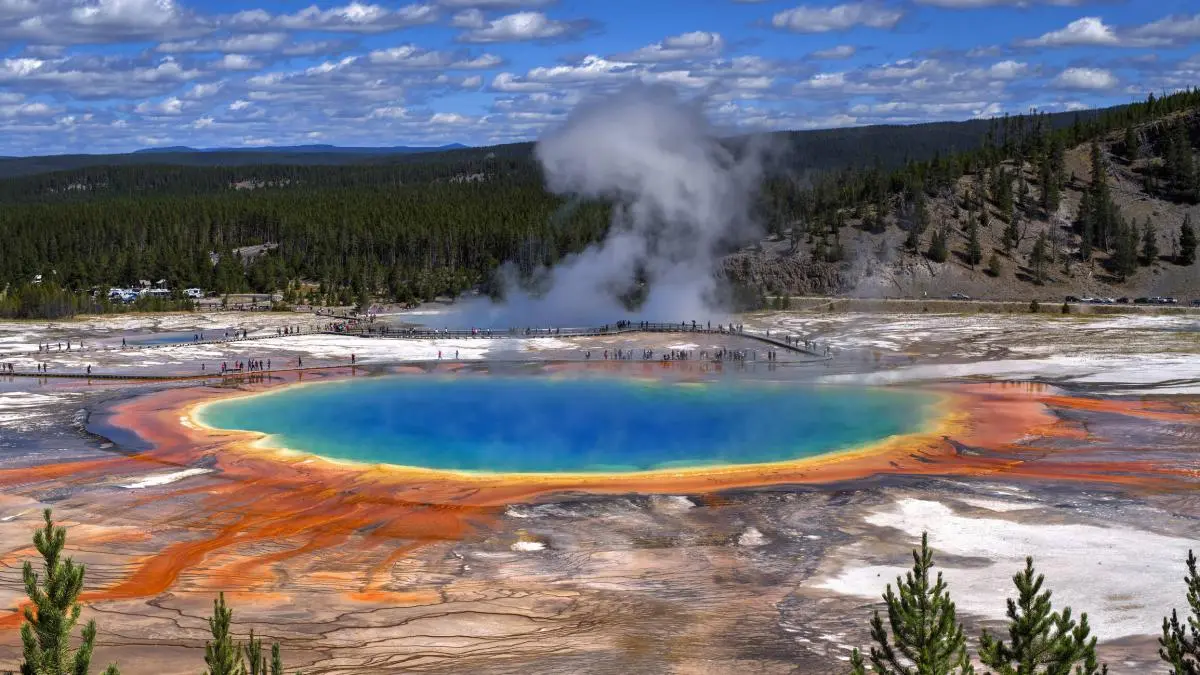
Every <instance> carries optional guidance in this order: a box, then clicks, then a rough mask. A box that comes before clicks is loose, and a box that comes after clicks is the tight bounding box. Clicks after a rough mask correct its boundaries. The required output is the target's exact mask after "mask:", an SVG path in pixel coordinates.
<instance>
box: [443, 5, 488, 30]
mask: <svg viewBox="0 0 1200 675" xmlns="http://www.w3.org/2000/svg"><path fill="white" fill-rule="evenodd" d="M450 25H451V26H454V27H455V28H471V29H479V28H483V27H484V26H485V25H487V19H485V18H484V16H483V12H481V11H479V10H478V9H464V10H463V11H461V12H458V13H456V14H455V15H454V17H453V18H451V19H450Z"/></svg>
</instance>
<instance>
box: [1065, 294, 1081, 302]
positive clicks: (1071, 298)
mask: <svg viewBox="0 0 1200 675" xmlns="http://www.w3.org/2000/svg"><path fill="white" fill-rule="evenodd" d="M1067 302H1079V298H1077V297H1075V296H1074V295H1068V296H1067Z"/></svg>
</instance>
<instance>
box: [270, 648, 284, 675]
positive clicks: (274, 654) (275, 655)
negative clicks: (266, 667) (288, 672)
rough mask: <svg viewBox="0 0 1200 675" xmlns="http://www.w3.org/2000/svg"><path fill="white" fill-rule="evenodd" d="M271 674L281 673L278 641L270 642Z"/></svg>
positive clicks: (281, 663)
mask: <svg viewBox="0 0 1200 675" xmlns="http://www.w3.org/2000/svg"><path fill="white" fill-rule="evenodd" d="M271 675H283V657H282V656H280V655H279V643H278V642H275V643H272V644H271Z"/></svg>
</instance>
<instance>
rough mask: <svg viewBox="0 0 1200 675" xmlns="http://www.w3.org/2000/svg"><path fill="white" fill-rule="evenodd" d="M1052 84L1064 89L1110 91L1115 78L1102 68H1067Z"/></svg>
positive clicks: (1116, 81)
mask: <svg viewBox="0 0 1200 675" xmlns="http://www.w3.org/2000/svg"><path fill="white" fill-rule="evenodd" d="M1054 84H1055V85H1056V86H1059V87H1062V88H1064V89H1091V90H1102V89H1112V88H1113V87H1116V86H1117V84H1118V80H1117V76H1116V75H1113V74H1112V72H1111V71H1108V70H1105V69H1103V68H1067V69H1066V70H1064V71H1062V72H1061V73H1059V74H1058V76H1057V77H1055V78H1054Z"/></svg>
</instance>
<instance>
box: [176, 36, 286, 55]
mask: <svg viewBox="0 0 1200 675" xmlns="http://www.w3.org/2000/svg"><path fill="white" fill-rule="evenodd" d="M287 42H288V36H287V33H248V34H246V35H234V36H231V37H227V38H222V39H219V40H183V41H179V42H163V43H161V44H159V45H158V46H157V47H155V48H154V49H155V51H159V52H169V53H176V54H181V53H188V52H194V53H195V52H198V53H203V52H236V53H246V52H273V51H276V50H278V49H279V48H280V47H282V46H283V45H284V44H286V43H287Z"/></svg>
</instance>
